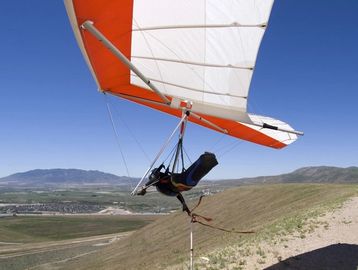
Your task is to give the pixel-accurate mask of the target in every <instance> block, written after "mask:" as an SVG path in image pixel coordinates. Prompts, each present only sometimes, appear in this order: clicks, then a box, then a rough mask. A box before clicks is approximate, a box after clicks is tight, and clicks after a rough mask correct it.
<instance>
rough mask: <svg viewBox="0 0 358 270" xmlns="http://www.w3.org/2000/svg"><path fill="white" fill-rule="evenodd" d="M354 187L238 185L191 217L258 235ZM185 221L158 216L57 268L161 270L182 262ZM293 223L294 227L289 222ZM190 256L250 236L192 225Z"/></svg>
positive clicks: (175, 216)
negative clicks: (126, 235)
mask: <svg viewBox="0 0 358 270" xmlns="http://www.w3.org/2000/svg"><path fill="white" fill-rule="evenodd" d="M357 191H358V189H357V186H356V185H320V184H285V185H259V186H244V187H241V188H236V189H231V190H227V191H224V192H222V193H219V194H216V195H214V196H210V197H207V198H205V199H204V200H203V202H202V204H201V205H200V207H199V208H198V209H197V213H199V214H202V215H205V216H209V217H212V218H213V219H214V221H213V222H212V224H213V225H217V226H220V227H224V228H227V229H236V230H255V231H257V232H258V234H260V231H263V230H264V229H265V228H268V227H270V226H272V224H274V223H276V222H278V221H280V220H282V219H284V218H287V217H292V216H295V215H299V214H302V213H305V212H306V211H307V210H309V209H312V208H314V207H317V206H318V205H321V204H330V203H332V202H336V201H337V200H343V199H345V198H348V197H349V196H352V195H354V194H357ZM189 224H190V223H189V219H188V217H187V216H186V215H185V214H183V213H180V212H177V213H174V214H172V215H170V216H166V217H163V218H161V219H159V220H157V221H156V222H154V223H152V224H150V225H148V226H146V227H144V228H143V229H141V230H139V231H138V232H136V233H135V234H133V235H131V236H130V237H129V238H127V239H125V240H124V241H120V242H118V243H115V244H113V245H110V246H108V247H106V248H105V249H104V250H103V251H100V252H99V253H97V254H96V256H84V257H82V258H79V259H78V260H76V261H71V262H69V263H68V264H65V265H62V266H63V269H109V270H110V269H163V268H165V267H166V266H168V265H173V264H181V265H185V263H186V262H187V260H188V247H189ZM293 225H295V224H294V223H293ZM194 226H195V228H194V238H195V246H196V257H198V256H200V254H206V253H207V252H209V251H211V250H214V249H217V248H221V247H226V246H228V245H231V244H237V243H240V242H241V241H245V239H248V238H249V237H255V236H256V235H254V236H252V235H239V234H234V233H224V232H222V231H218V230H213V229H211V228H208V227H203V226H202V225H199V224H196V225H194Z"/></svg>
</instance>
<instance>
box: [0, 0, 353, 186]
mask: <svg viewBox="0 0 358 270" xmlns="http://www.w3.org/2000/svg"><path fill="white" fill-rule="evenodd" d="M357 14H358V1H356V0H344V1H339V0H317V1H310V0H300V1H285V0H277V1H276V2H275V4H274V8H273V12H272V16H271V19H270V24H269V28H268V30H267V32H266V34H265V37H264V40H263V43H262V46H261V49H260V53H259V57H258V61H257V65H256V70H255V74H254V78H253V81H252V84H251V91H250V96H249V108H250V111H252V112H255V113H259V114H264V115H269V116H273V117H275V118H278V119H282V120H284V121H286V122H288V123H290V124H291V125H292V126H293V127H295V128H296V129H298V130H303V131H304V132H305V136H304V137H302V138H300V139H299V140H298V141H297V142H295V143H294V144H292V145H291V146H289V147H287V148H285V149H283V150H274V149H269V148H265V147H262V146H258V145H254V144H251V143H247V142H240V141H237V140H235V139H233V138H230V137H222V135H220V134H218V133H216V132H213V131H210V130H207V129H204V128H202V127H199V126H196V125H193V124H190V125H189V126H188V130H187V134H186V142H185V143H186V149H187V151H188V153H189V155H190V157H191V158H192V159H193V160H194V159H195V158H196V157H197V156H198V155H200V154H201V153H202V152H203V151H205V150H213V151H215V152H216V153H217V154H218V159H219V163H220V165H219V166H217V167H216V168H215V169H214V170H213V171H212V172H211V173H210V175H209V178H211V179H218V178H238V177H245V176H256V175H269V174H278V173H285V172H289V171H291V170H294V169H296V168H299V167H302V166H314V165H333V166H343V167H346V166H357V165H358V157H357V154H358V143H357V133H358V123H357V121H358V113H357V111H358V109H357V101H358V49H357V48H358V28H357V26H356V24H357V22H356V20H357ZM0 25H1V27H0V36H1V40H0V41H1V42H0V85H1V86H0V87H1V88H0V89H1V90H0V91H1V97H0V177H1V176H6V175H9V174H11V173H15V172H19V171H26V170H31V169H35V168H81V169H98V170H102V171H106V172H111V173H115V174H118V175H126V174H127V173H126V170H125V167H124V166H123V162H122V160H121V157H120V152H119V149H118V145H117V144H116V141H115V137H114V134H113V131H112V127H111V124H110V121H109V116H108V113H107V111H106V102H105V99H104V97H103V95H102V94H100V93H98V92H97V90H96V85H95V82H94V80H93V79H92V77H91V74H90V72H89V70H88V68H87V66H86V64H85V62H84V60H83V58H82V55H81V54H80V51H79V49H78V47H77V44H76V42H75V39H74V36H73V33H72V30H71V28H70V25H69V22H68V19H67V15H66V12H65V8H64V5H63V2H62V1H61V0H48V1H45V0H32V1H25V0H12V1H1V2H0ZM109 102H110V104H111V108H112V110H113V114H114V119H115V122H116V126H117V129H118V132H119V135H120V142H121V146H122V148H123V152H124V154H125V155H126V160H127V162H128V165H129V172H130V175H131V176H140V175H141V174H142V173H143V172H144V171H145V169H146V168H147V166H148V165H149V161H148V159H147V158H146V157H145V155H144V154H143V152H142V151H141V149H140V147H139V146H138V145H137V143H136V141H135V140H134V139H133V136H132V135H131V133H133V134H135V136H136V140H138V141H139V142H140V144H141V146H142V148H143V149H144V151H145V152H146V153H147V155H148V156H149V157H150V158H151V157H153V156H155V154H156V152H157V151H158V149H159V148H160V146H161V145H162V143H163V141H164V140H165V139H166V137H167V136H168V135H169V134H170V132H171V130H172V129H173V127H174V126H175V125H176V123H177V119H175V118H173V117H170V116H167V115H163V114H161V113H159V112H156V111H152V110H150V109H147V108H143V107H140V106H138V105H135V104H132V103H129V102H126V101H122V100H119V99H114V98H109ZM121 119H122V121H121ZM123 121H124V122H123ZM127 126H128V127H129V129H130V130H131V131H128V129H127V128H126V127H127ZM227 150H230V151H227Z"/></svg>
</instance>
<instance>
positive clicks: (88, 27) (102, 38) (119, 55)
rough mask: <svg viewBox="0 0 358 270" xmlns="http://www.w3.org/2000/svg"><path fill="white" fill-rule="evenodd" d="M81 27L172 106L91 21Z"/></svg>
mask: <svg viewBox="0 0 358 270" xmlns="http://www.w3.org/2000/svg"><path fill="white" fill-rule="evenodd" d="M81 27H82V28H83V29H86V30H88V32H90V33H91V34H92V35H93V36H94V37H95V38H97V39H98V40H99V41H100V42H102V43H103V45H104V46H105V47H106V48H108V49H109V50H110V51H111V52H112V53H113V54H114V55H115V56H116V57H117V58H118V59H119V60H120V61H121V62H122V63H123V64H124V65H126V66H127V67H128V68H129V69H130V70H131V71H133V72H134V73H135V74H136V75H137V76H138V77H139V78H140V79H141V80H142V81H143V82H144V83H145V84H146V85H148V87H149V88H150V89H152V90H153V91H154V92H155V93H156V94H157V95H158V96H159V97H160V98H161V99H162V100H163V102H164V103H165V104H168V105H170V103H171V102H170V100H169V99H168V98H167V97H166V96H165V95H163V94H162V93H161V92H160V91H159V89H158V88H157V87H156V86H155V85H153V84H152V83H151V81H150V80H149V79H148V78H147V77H146V76H145V75H144V74H143V73H142V72H140V71H139V69H138V68H136V66H134V65H133V64H132V62H131V61H129V59H128V58H127V57H126V56H125V55H124V54H123V53H122V52H121V51H120V50H118V49H117V47H116V46H114V45H113V43H112V42H110V41H109V40H108V39H107V38H106V37H105V36H104V35H103V34H102V33H101V32H100V31H99V30H98V29H97V28H96V27H95V26H94V24H93V22H91V21H88V20H87V21H85V22H84V23H83V24H82V25H81Z"/></svg>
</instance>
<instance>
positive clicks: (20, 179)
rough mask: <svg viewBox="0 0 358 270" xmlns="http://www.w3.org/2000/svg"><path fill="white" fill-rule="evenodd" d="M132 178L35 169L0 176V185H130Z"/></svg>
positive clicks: (77, 170)
mask: <svg viewBox="0 0 358 270" xmlns="http://www.w3.org/2000/svg"><path fill="white" fill-rule="evenodd" d="M130 181H133V178H129V177H126V176H117V175H114V174H111V173H105V172H101V171H96V170H88V171H87V170H80V169H36V170H31V171H27V172H21V173H15V174H12V175H9V176H6V177H3V178H0V185H8V186H40V185H50V186H62V185H115V186H123V185H125V186H127V185H130Z"/></svg>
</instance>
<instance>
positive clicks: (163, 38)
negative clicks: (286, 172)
mask: <svg viewBox="0 0 358 270" xmlns="http://www.w3.org/2000/svg"><path fill="white" fill-rule="evenodd" d="M65 3H66V8H67V11H68V14H69V17H70V21H71V24H72V27H73V29H74V32H75V35H76V38H77V41H78V44H79V46H80V48H81V50H82V53H83V55H84V57H85V58H86V60H87V63H88V65H89V67H90V69H91V71H92V74H93V76H94V77H95V80H96V82H97V84H98V87H99V89H100V90H102V91H106V92H109V93H111V94H114V95H117V96H119V97H121V98H126V99H128V100H131V101H133V102H137V103H139V104H142V105H146V106H149V107H152V108H154V109H157V110H160V111H163V112H166V113H169V114H172V115H175V116H178V117H180V116H181V114H182V110H185V109H188V110H190V111H191V112H192V113H193V116H195V117H189V121H192V122H195V123H197V124H200V125H203V126H205V127H208V128H211V129H214V130H217V131H219V132H224V133H227V134H228V135H231V136H234V137H237V138H240V139H243V140H248V141H251V142H254V143H258V144H261V145H265V146H269V147H273V148H283V147H285V146H286V145H288V144H290V143H292V142H293V141H295V140H296V139H297V134H300V133H299V132H296V131H294V130H293V129H292V128H291V127H290V126H289V125H288V124H286V123H284V122H282V121H279V120H275V119H272V118H269V117H262V116H257V115H253V114H249V113H248V112H247V100H248V94H249V88H250V83H251V78H252V74H253V72H254V68H255V63H256V58H257V54H258V51H259V47H260V43H261V40H262V38H263V35H264V33H265V29H266V27H267V25H268V21H269V17H270V13H271V8H272V5H273V0H235V1H233V0H221V1H218V0H172V1H170V0H106V1H103V0H65ZM95 31H96V33H97V35H96V34H94V32H95ZM98 33H99V34H98ZM120 54H121V55H120ZM124 58H125V59H124ZM123 63H124V65H123ZM136 70H137V71H140V72H139V73H138V72H137V71H136ZM142 75H143V76H142ZM265 91H267V90H266V89H265ZM167 101H168V102H167Z"/></svg>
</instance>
